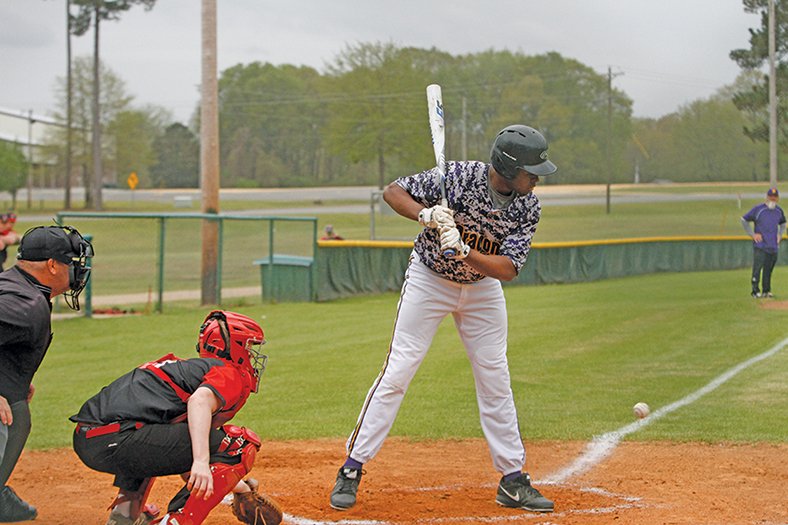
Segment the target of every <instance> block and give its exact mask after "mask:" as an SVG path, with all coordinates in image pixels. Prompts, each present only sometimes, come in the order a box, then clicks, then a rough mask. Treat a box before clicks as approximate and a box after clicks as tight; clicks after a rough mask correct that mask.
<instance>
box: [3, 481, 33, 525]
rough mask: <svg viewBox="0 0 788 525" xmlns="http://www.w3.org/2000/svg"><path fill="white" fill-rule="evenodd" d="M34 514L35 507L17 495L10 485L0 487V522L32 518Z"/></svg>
mask: <svg viewBox="0 0 788 525" xmlns="http://www.w3.org/2000/svg"><path fill="white" fill-rule="evenodd" d="M36 516H38V511H37V510H36V508H35V507H33V506H32V505H30V504H29V503H26V502H25V501H24V500H22V499H21V498H20V497H19V496H17V495H16V492H14V490H13V489H12V488H11V487H9V486H8V485H6V486H5V487H3V488H0V523H14V522H17V521H28V520H34V519H36Z"/></svg>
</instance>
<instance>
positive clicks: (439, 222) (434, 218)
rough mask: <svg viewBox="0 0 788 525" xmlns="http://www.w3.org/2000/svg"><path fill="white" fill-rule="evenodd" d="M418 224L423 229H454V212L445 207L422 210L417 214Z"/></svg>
mask: <svg viewBox="0 0 788 525" xmlns="http://www.w3.org/2000/svg"><path fill="white" fill-rule="evenodd" d="M419 224H421V225H422V226H424V227H425V228H439V229H441V230H444V229H446V228H454V210H452V209H451V208H446V207H445V206H440V205H438V206H433V207H432V208H422V210H421V211H420V212H419Z"/></svg>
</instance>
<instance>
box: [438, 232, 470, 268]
mask: <svg viewBox="0 0 788 525" xmlns="http://www.w3.org/2000/svg"><path fill="white" fill-rule="evenodd" d="M448 250H451V251H453V252H454V255H453V256H452V259H459V260H462V259H465V258H466V257H468V254H469V253H470V252H471V247H470V246H468V245H467V244H465V243H464V242H462V238H461V237H460V232H459V231H458V230H457V228H455V227H452V228H447V229H445V230H442V231H441V252H443V253H446V252H447V251H448Z"/></svg>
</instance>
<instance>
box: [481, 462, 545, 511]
mask: <svg viewBox="0 0 788 525" xmlns="http://www.w3.org/2000/svg"><path fill="white" fill-rule="evenodd" d="M495 502H496V503H497V504H498V505H501V506H502V507H511V508H515V509H525V510H530V511H533V512H553V510H554V509H555V505H554V504H553V502H552V501H550V500H549V499H547V498H545V497H544V496H542V494H541V493H540V492H539V491H538V490H536V489H535V488H533V487H532V486H531V476H529V475H528V474H527V473H525V472H524V473H522V474H521V475H520V476H519V477H517V478H515V479H513V480H511V481H504V480H503V478H501V482H500V483H499V484H498V495H497V496H496V497H495Z"/></svg>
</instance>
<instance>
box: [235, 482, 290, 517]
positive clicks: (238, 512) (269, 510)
mask: <svg viewBox="0 0 788 525" xmlns="http://www.w3.org/2000/svg"><path fill="white" fill-rule="evenodd" d="M245 483H246V484H247V485H249V488H250V489H252V491H251V492H244V493H243V494H238V493H235V494H233V514H234V515H235V517H236V518H238V521H240V522H241V523H248V524H249V525H279V523H281V522H282V508H281V507H280V506H279V504H278V503H277V502H275V501H274V500H272V499H271V498H270V497H268V496H266V495H265V494H260V493H259V492H257V485H258V483H257V480H256V479H253V478H249V479H247V480H245Z"/></svg>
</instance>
